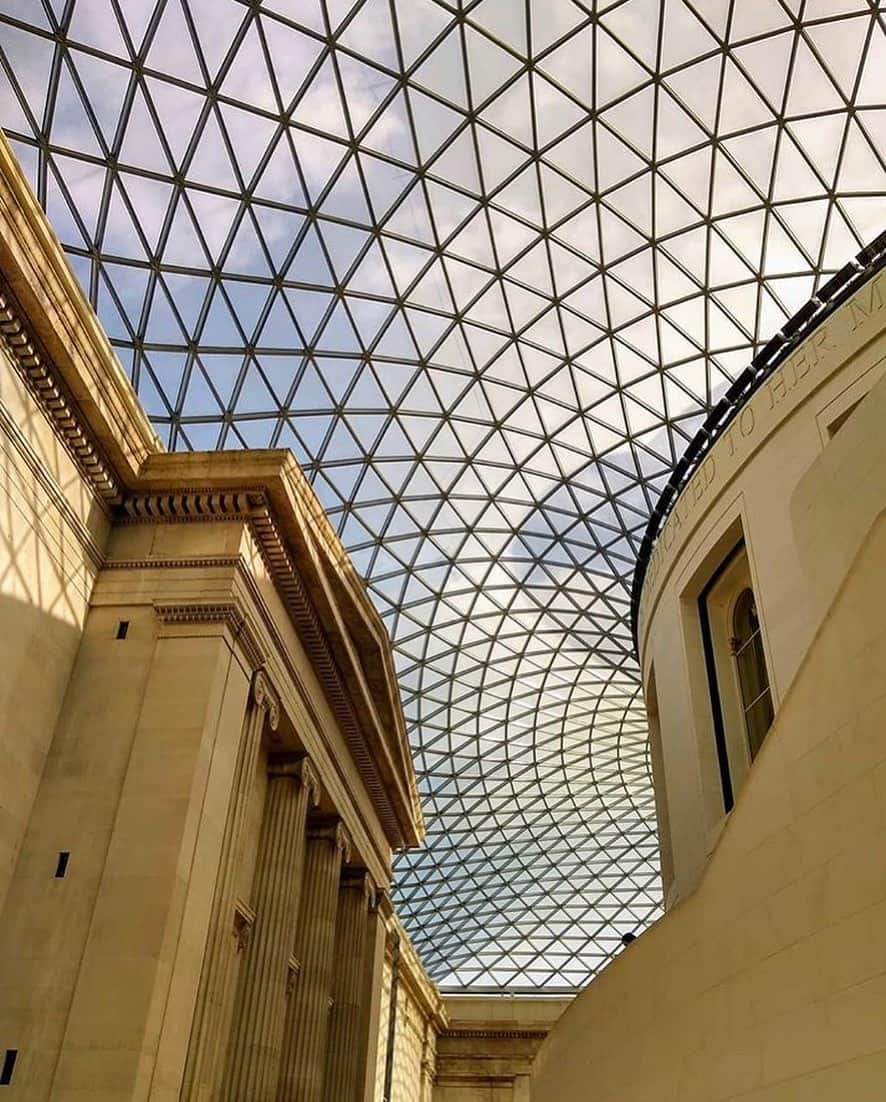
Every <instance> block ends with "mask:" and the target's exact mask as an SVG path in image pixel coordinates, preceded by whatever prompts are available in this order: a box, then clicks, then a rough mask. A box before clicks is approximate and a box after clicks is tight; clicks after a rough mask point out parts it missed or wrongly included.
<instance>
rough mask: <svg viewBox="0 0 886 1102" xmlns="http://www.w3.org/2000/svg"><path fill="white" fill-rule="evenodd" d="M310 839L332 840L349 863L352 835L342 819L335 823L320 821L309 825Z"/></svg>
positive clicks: (342, 857)
mask: <svg viewBox="0 0 886 1102" xmlns="http://www.w3.org/2000/svg"><path fill="white" fill-rule="evenodd" d="M308 841H312V842H313V841H327V842H331V843H332V844H333V845H334V846H335V847H336V849H337V850H338V851H339V852H340V853H341V859H342V861H343V862H344V864H347V863H348V861H350V859H351V846H352V844H353V843H352V842H351V836H350V834H348V832H347V831H346V830H345V826H344V823H342V822H341V821H338V822H333V823H318V824H317V825H316V826H309V827H308Z"/></svg>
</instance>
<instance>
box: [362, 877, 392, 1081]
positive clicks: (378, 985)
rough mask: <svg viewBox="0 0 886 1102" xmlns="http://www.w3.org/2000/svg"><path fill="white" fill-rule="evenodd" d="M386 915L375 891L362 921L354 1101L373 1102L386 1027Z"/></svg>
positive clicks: (385, 905) (381, 895)
mask: <svg viewBox="0 0 886 1102" xmlns="http://www.w3.org/2000/svg"><path fill="white" fill-rule="evenodd" d="M390 914H391V903H390V900H389V899H388V897H387V896H386V895H385V893H384V892H383V891H377V892H376V893H375V900H374V901H373V900H371V901H370V906H369V915H368V917H367V920H366V949H365V952H364V954H363V991H362V994H361V996H360V1001H361V1007H360V1042H359V1043H360V1053H359V1059H360V1067H359V1073H358V1085H357V1098H359V1099H361V1100H362V1102H375V1087H376V1079H377V1078H378V1059H379V1049H380V1047H381V1040H382V1036H381V1035H382V1032H383V1031H384V1030H385V1028H386V1026H387V1022H386V1021H385V1022H382V1019H381V1002H382V986H383V982H384V966H385V945H386V944H387V939H388V918H389V916H390ZM361 1084H362V1086H361Z"/></svg>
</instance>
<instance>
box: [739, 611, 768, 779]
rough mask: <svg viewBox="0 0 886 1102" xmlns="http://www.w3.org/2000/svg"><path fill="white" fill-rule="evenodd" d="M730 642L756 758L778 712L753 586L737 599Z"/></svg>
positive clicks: (752, 755)
mask: <svg viewBox="0 0 886 1102" xmlns="http://www.w3.org/2000/svg"><path fill="white" fill-rule="evenodd" d="M730 644H731V649H732V653H733V655H734V656H735V662H736V665H737V666H738V683H739V685H740V687H741V704H742V710H743V711H744V723H745V730H746V731H747V736H748V747H749V748H750V752H751V760H752V761H753V759H754V758H755V757H756V756H757V753H758V751H759V749H760V747H761V746H762V745H763V739H764V738H765V737H766V733H767V731H768V730H769V728H770V727H771V726H772V719H773V716H774V712H773V710H772V693H771V692H770V691H769V675H768V674H767V673H766V656H765V655H764V653H763V637H762V635H761V634H760V621H759V619H758V618H757V604H756V601H755V600H754V593H753V590H751V589H743V590H742V591H741V593H740V594H739V596H738V600H737V601H736V602H735V609H734V611H733V613H732V639H731V640H730Z"/></svg>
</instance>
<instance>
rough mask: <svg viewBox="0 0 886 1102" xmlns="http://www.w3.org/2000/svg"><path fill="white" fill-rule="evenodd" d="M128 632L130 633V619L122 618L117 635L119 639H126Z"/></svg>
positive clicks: (118, 624)
mask: <svg viewBox="0 0 886 1102" xmlns="http://www.w3.org/2000/svg"><path fill="white" fill-rule="evenodd" d="M128 634H129V621H128V620H120V621H119V622H118V623H117V636H116V637H117V638H118V639H125V638H126V636H127V635H128Z"/></svg>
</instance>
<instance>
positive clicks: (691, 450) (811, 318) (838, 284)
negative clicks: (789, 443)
mask: <svg viewBox="0 0 886 1102" xmlns="http://www.w3.org/2000/svg"><path fill="white" fill-rule="evenodd" d="M884 267H886V230H884V231H883V232H882V233H881V234H880V235H879V236H878V237H876V238H875V239H874V240H873V241H872V242H871V243H870V244H869V245H866V246H865V247H864V248H863V249H862V250H861V252H860V253H858V255H857V256H856V257H854V258H853V259H852V260H850V261H849V263H848V264H846V265H844V266H843V267H842V268H841V269H840V270H839V272H837V273H836V274H835V275H833V276H831V278H830V279H829V280H828V281H827V282H826V283H823V284H822V285H821V287H819V289H818V291H817V292H816V293H815V294H814V295H813V296H812V298H811V299H810V300H809V301H808V302H807V303H806V305H805V306H802V307H800V309H799V310H798V311H797V313H796V314H794V316H793V317H792V318H789V319H788V321H786V322H785V324H784V325H783V326H782V328H781V329H780V330H779V331H778V333H776V335H775V336H774V337H773V338H772V340H771V341H769V342H768V343H767V344H765V345H764V346H763V347H762V348H761V349H760V351H759V352H758V353H757V355H756V356H754V358H753V359H752V360H751V362H750V364H749V365H748V366H747V367H746V368H745V369H744V371H742V373H741V374H740V375H739V376H737V378H735V379H734V380H733V382H732V383H731V384H730V385H729V388H728V389H727V391H726V393H725V394H724V395H723V397H722V398H721V399H720V400H719V402H717V404H716V405H715V406H714V407H713V408H712V409H711V411H710V413H708V415H707V417H706V418H705V420H704V423H703V424H702V426H701V428H700V429H699V430H698V432H697V433H696V434H695V436H694V437H693V438H692V440H691V441H690V443H689V447H688V448H687V449H686V451H685V452H684V453H683V455H682V457H681V458H680V460H679V461H678V462H677V464H676V466H675V467H674V469H673V471H672V472H671V477H670V478H669V479H668V481H667V483H666V484H665V487H664V489H663V490H662V492H661V497H659V499H658V502H657V503H656V506H655V508H654V509H653V510H652V514H651V516H650V517H649V521H648V523H647V525H646V531H645V532H644V533H643V540H642V542H641V544H640V552H639V554H638V555H637V565H636V567H635V569H634V580H633V583H632V585H631V627H632V630H633V634H634V649H635V650H637V618H638V615H639V612H640V596H641V594H642V592H643V582H644V581H645V579H646V571H647V570H648V568H649V561H650V558H651V557H652V551H653V549H654V547H655V541H656V540H657V539H658V537H659V535H660V533H661V530H662V529H663V528H664V526H665V523H666V522H667V519H668V517H669V516H670V513H671V508H672V506H673V504H674V502H675V501H676V500H677V498H678V497H679V496H680V494H681V493H682V491H683V490H684V489H685V487H686V485H687V484H688V482H689V480H690V479H691V478H692V476H693V475H694V474H695V472H696V471H697V470H698V468H699V467H700V466H701V465H702V463H703V462H704V461H705V459H706V458H707V456H708V453H709V452H710V450H711V448H712V447H713V446H714V444H715V443H716V442H717V440H719V438H720V436H721V435H722V434H723V431H724V430H725V429H726V428H727V427H728V426H729V425H730V424H731V422H732V420H733V419H734V418H735V417H736V416H737V415H738V413H739V412H740V411H741V410H742V408H743V407H744V405H745V403H746V402H747V401H748V399H749V398H750V397H751V396H752V395H753V394H754V393H756V391H757V390H758V389H759V387H760V386H761V385H762V384H763V383H764V382H765V381H766V380H767V379H768V378H769V377H770V375H772V373H773V372H774V371H775V370H776V369H777V368H778V367H780V366H781V365H782V364H783V363H784V361H785V360H786V359H787V357H788V356H789V355H790V354H791V352H792V351H793V350H794V349H795V348H796V347H797V345H798V344H800V343H801V342H802V341H803V340H805V339H806V337H808V336H809V335H810V334H811V333H812V331H813V329H815V328H816V327H817V326H818V325H820V324H821V322H822V321H824V319H825V318H827V317H828V316H829V315H830V314H832V313H833V312H834V311H835V310H836V309H837V307H838V306H841V305H842V304H843V303H844V302H845V301H846V300H847V299H848V298H849V297H850V296H851V295H853V294H854V293H855V291H857V290H858V288H859V287H861V286H862V284H864V283H866V282H867V281H868V280H869V279H870V278H871V277H872V276H873V275H875V274H876V273H877V272H878V271H880V270H881V269H882V268H884Z"/></svg>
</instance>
